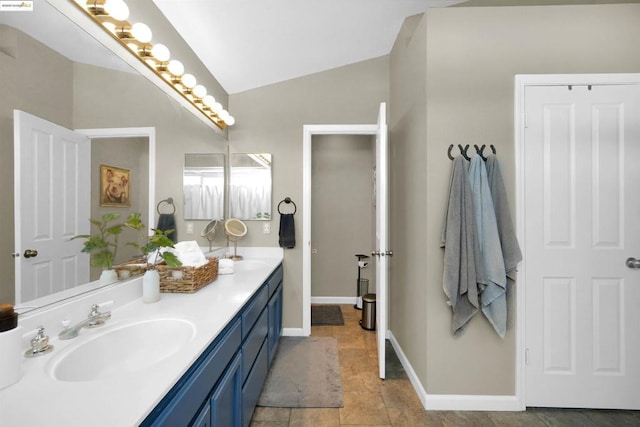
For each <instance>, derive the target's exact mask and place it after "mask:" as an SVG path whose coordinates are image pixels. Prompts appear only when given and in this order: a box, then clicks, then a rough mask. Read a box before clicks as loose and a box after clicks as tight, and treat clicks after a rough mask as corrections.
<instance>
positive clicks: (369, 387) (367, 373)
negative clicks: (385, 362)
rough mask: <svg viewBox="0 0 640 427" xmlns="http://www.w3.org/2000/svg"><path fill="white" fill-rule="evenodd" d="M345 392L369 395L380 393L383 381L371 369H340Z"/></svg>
mask: <svg viewBox="0 0 640 427" xmlns="http://www.w3.org/2000/svg"><path fill="white" fill-rule="evenodd" d="M340 376H341V380H342V391H343V392H354V393H368V392H375V393H377V392H380V388H381V387H382V380H381V379H380V378H378V374H377V373H376V372H374V371H373V370H372V369H371V368H365V369H362V368H357V369H353V368H344V369H340Z"/></svg>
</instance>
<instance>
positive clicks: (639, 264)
mask: <svg viewBox="0 0 640 427" xmlns="http://www.w3.org/2000/svg"><path fill="white" fill-rule="evenodd" d="M625 264H626V265H627V267H629V268H631V269H634V270H635V269H638V268H640V259H637V258H633V257H631V258H627V261H626V262H625Z"/></svg>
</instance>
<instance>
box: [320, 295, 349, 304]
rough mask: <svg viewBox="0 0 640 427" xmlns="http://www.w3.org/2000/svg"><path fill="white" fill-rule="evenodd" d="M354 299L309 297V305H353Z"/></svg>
mask: <svg viewBox="0 0 640 427" xmlns="http://www.w3.org/2000/svg"><path fill="white" fill-rule="evenodd" d="M356 300H357V298H356V297H311V304H355V303H356Z"/></svg>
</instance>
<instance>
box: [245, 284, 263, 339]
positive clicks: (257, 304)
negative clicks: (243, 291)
mask: <svg viewBox="0 0 640 427" xmlns="http://www.w3.org/2000/svg"><path fill="white" fill-rule="evenodd" d="M268 299H269V289H268V287H267V286H262V288H260V290H259V291H258V292H257V293H256V296H255V298H253V300H252V301H251V302H250V303H249V304H248V305H247V306H246V308H245V309H244V310H243V312H242V338H245V337H246V336H247V334H248V333H249V331H251V328H252V327H253V324H254V323H255V322H256V320H257V319H258V317H259V316H260V313H262V310H263V309H264V307H265V306H266V305H267V300H268Z"/></svg>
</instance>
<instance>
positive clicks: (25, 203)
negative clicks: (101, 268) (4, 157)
mask: <svg viewBox="0 0 640 427" xmlns="http://www.w3.org/2000/svg"><path fill="white" fill-rule="evenodd" d="M90 160H91V148H90V143H89V139H88V138H87V137H86V136H83V135H80V134H77V133H74V132H72V131H70V130H69V129H65V128H63V127H60V126H58V125H56V124H53V123H50V122H48V121H46V120H43V119H40V118H38V117H35V116H33V115H31V114H28V113H25V112H23V111H18V110H14V168H15V169H14V182H15V184H14V186H15V187H14V188H15V195H14V206H15V208H14V210H15V230H16V232H15V253H16V258H15V277H16V303H20V302H24V301H30V300H33V299H36V298H41V297H44V296H47V295H49V294H52V293H56V292H59V291H62V290H65V289H69V288H72V287H75V286H77V285H79V284H83V283H87V282H88V281H89V257H88V255H86V254H83V253H81V252H80V251H81V250H82V241H81V240H72V241H70V240H69V239H70V238H71V237H73V236H75V235H77V234H87V233H88V232H89V221H88V220H89V216H90V203H89V201H90V200H91V193H90V174H89V169H90V163H91V162H90ZM23 283H28V284H29V286H22V284H23Z"/></svg>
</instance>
